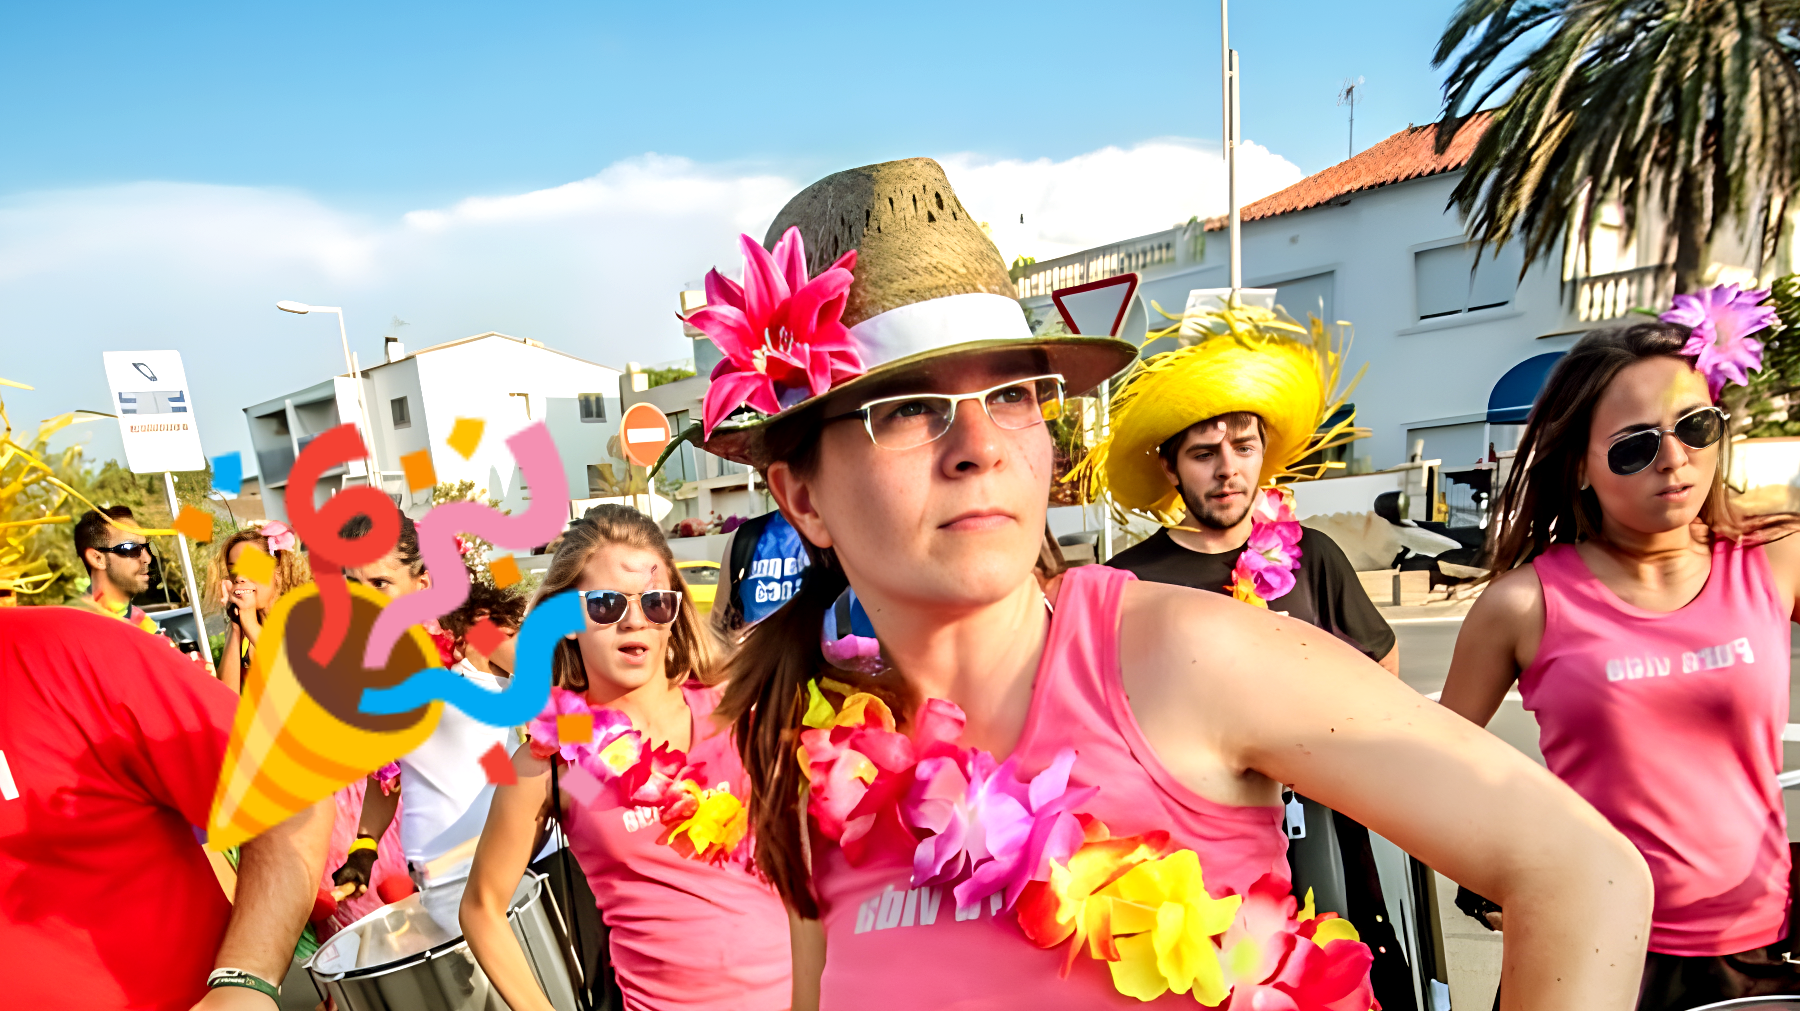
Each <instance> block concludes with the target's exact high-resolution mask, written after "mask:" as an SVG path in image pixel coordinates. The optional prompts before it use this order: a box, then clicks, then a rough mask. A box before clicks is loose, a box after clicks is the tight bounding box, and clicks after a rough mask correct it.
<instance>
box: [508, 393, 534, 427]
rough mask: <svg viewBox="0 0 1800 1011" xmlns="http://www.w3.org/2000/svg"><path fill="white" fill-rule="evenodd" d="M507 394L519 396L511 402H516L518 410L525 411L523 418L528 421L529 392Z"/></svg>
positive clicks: (529, 410)
mask: <svg viewBox="0 0 1800 1011" xmlns="http://www.w3.org/2000/svg"><path fill="white" fill-rule="evenodd" d="M507 396H509V397H518V398H519V399H517V400H515V401H512V403H514V404H516V405H517V406H518V408H519V410H521V411H524V412H525V420H526V421H530V420H531V394H529V393H508V394H507Z"/></svg>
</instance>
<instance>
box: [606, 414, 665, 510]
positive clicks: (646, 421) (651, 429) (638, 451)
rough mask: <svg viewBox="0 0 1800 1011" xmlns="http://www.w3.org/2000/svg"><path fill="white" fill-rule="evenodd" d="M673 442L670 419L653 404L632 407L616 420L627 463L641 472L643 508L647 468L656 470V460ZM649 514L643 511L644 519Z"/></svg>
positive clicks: (647, 497)
mask: <svg viewBox="0 0 1800 1011" xmlns="http://www.w3.org/2000/svg"><path fill="white" fill-rule="evenodd" d="M672 438H674V434H673V432H671V430H670V429H669V419H668V417H667V416H665V415H664V414H663V412H662V410H661V409H660V408H658V407H657V406H656V405H655V404H649V403H643V402H641V401H640V402H639V403H635V404H632V405H631V406H630V407H628V408H626V409H625V416H624V417H623V418H620V419H619V443H620V445H621V446H622V447H623V448H624V450H625V459H626V461H628V462H629V463H635V464H637V465H638V466H640V467H642V468H644V493H645V495H644V497H645V499H646V500H647V501H646V504H649V501H648V500H650V494H649V492H650V468H651V467H654V466H656V459H657V457H659V456H661V455H662V451H663V448H664V447H666V446H667V445H668V444H669V440H670V439H672ZM633 497H634V498H635V497H636V496H633ZM653 508H654V507H652V509H653ZM649 514H650V510H646V511H645V515H649Z"/></svg>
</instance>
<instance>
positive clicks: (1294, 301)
mask: <svg viewBox="0 0 1800 1011" xmlns="http://www.w3.org/2000/svg"><path fill="white" fill-rule="evenodd" d="M1486 125H1487V119H1486V117H1485V116H1477V117H1475V118H1473V119H1471V120H1470V121H1469V123H1467V124H1466V125H1465V126H1464V127H1463V129H1462V130H1461V131H1460V132H1459V134H1458V135H1457V136H1456V138H1455V139H1454V141H1453V142H1452V143H1451V145H1450V147H1449V149H1448V150H1447V151H1445V152H1444V153H1443V154H1441V155H1440V154H1438V153H1437V152H1436V150H1435V147H1434V137H1435V128H1434V127H1430V126H1424V127H1409V128H1408V129H1406V130H1402V131H1401V132H1399V133H1396V134H1394V135H1393V136H1391V137H1388V138H1387V139H1385V140H1383V141H1381V142H1380V143H1378V144H1376V145H1374V146H1373V147H1370V148H1369V149H1368V150H1366V151H1363V152H1362V153H1360V154H1358V155H1356V156H1355V157H1353V158H1350V159H1349V160H1347V161H1344V162H1341V163H1339V164H1337V165H1333V166H1331V167H1330V168H1328V169H1325V170H1324V171H1322V172H1318V173H1315V174H1314V175H1311V176H1308V177H1307V178H1305V179H1303V180H1301V181H1300V182H1298V183H1295V184H1294V185H1292V186H1290V187H1288V188H1287V189H1284V190H1282V191H1280V192H1278V193H1275V194H1272V195H1270V196H1268V197H1265V198H1264V199H1262V200H1258V201H1256V202H1255V203H1252V204H1249V205H1248V206H1246V207H1244V208H1243V210H1242V220H1243V226H1242V243H1243V278H1244V284H1245V285H1246V286H1247V287H1254V288H1274V289H1276V291H1277V295H1276V301H1277V303H1278V304H1280V305H1282V306H1283V307H1285V308H1286V309H1288V310H1289V311H1290V312H1291V313H1292V314H1293V315H1294V316H1296V317H1298V318H1300V319H1302V320H1304V319H1305V318H1306V315H1307V314H1308V313H1314V314H1317V315H1320V316H1321V317H1323V318H1324V319H1326V320H1347V321H1350V322H1351V323H1352V324H1353V326H1354V335H1355V336H1354V343H1353V345H1352V348H1351V352H1350V354H1349V359H1348V367H1347V368H1346V370H1345V376H1346V378H1348V377H1349V376H1353V375H1355V373H1356V370H1357V369H1359V368H1361V367H1362V366H1363V365H1364V364H1367V366H1368V372H1367V373H1366V374H1365V376H1364V377H1363V380H1362V383H1361V385H1360V386H1359V387H1358V388H1357V390H1356V392H1355V395H1354V396H1353V398H1352V400H1353V402H1354V404H1355V407H1356V421H1357V424H1359V425H1362V426H1364V427H1366V428H1369V429H1371V431H1372V435H1371V436H1370V438H1368V439H1365V440H1363V441H1361V442H1358V443H1356V444H1355V448H1354V450H1353V452H1354V454H1355V457H1356V458H1353V460H1352V463H1353V467H1352V468H1351V469H1352V470H1367V469H1381V468H1386V467H1390V466H1394V465H1396V464H1400V463H1402V462H1404V461H1405V460H1406V459H1408V456H1409V454H1410V453H1411V452H1412V451H1413V447H1414V446H1415V444H1416V443H1417V442H1418V441H1419V440H1423V442H1424V450H1423V458H1424V459H1441V460H1443V462H1444V468H1445V470H1446V471H1450V470H1455V469H1457V468H1459V467H1465V466H1469V465H1472V464H1474V463H1475V462H1476V461H1477V460H1482V459H1486V457H1487V455H1488V447H1489V443H1494V444H1495V447H1496V448H1497V449H1498V450H1506V449H1509V448H1512V447H1513V446H1515V445H1516V444H1517V440H1518V438H1519V435H1520V433H1521V432H1522V431H1523V426H1522V424H1511V423H1506V424H1501V423H1498V422H1500V421H1501V420H1502V419H1505V420H1508V421H1519V422H1522V421H1523V412H1522V411H1518V410H1514V411H1512V412H1510V413H1509V412H1506V411H1504V410H1503V409H1504V408H1507V407H1512V408H1515V409H1516V408H1518V407H1520V406H1521V405H1519V404H1512V403H1509V402H1504V401H1507V399H1508V398H1507V396H1506V391H1505V390H1497V389H1496V386H1497V384H1498V383H1499V380H1500V379H1501V377H1502V376H1503V375H1504V374H1505V373H1507V371H1508V370H1510V369H1512V368H1514V367H1515V366H1519V365H1521V363H1524V362H1526V361H1527V360H1528V359H1532V358H1535V357H1538V356H1540V355H1544V354H1546V353H1552V352H1561V351H1565V350H1567V349H1568V348H1569V346H1570V345H1571V344H1573V343H1574V341H1575V340H1576V338H1578V337H1579V336H1580V335H1581V334H1582V333H1583V332H1585V331H1587V330H1589V329H1592V328H1594V327H1597V326H1602V325H1611V324H1614V323H1618V322H1623V320H1622V319H1621V317H1624V316H1625V315H1626V313H1627V312H1628V311H1629V310H1630V309H1632V308H1633V307H1636V306H1667V305H1668V303H1669V299H1670V297H1671V295H1672V294H1673V290H1672V288H1673V281H1674V278H1673V273H1674V272H1673V269H1672V267H1670V266H1669V265H1667V264H1664V263H1662V262H1659V259H1658V257H1657V256H1656V255H1655V254H1657V253H1659V252H1660V251H1661V236H1660V234H1658V233H1657V231H1656V230H1655V229H1654V228H1651V227H1646V228H1643V229H1640V232H1639V234H1638V235H1637V236H1636V238H1635V240H1634V241H1633V242H1632V243H1630V244H1622V243H1620V242H1619V240H1618V236H1619V228H1618V225H1619V217H1618V212H1617V208H1616V206H1615V207H1609V208H1606V209H1604V210H1603V211H1602V213H1601V214H1600V215H1599V220H1598V221H1597V222H1595V223H1594V226H1593V227H1592V228H1591V229H1588V230H1587V236H1588V239H1587V241H1588V246H1589V248H1588V249H1587V250H1585V251H1583V253H1582V254H1581V255H1572V256H1565V255H1563V254H1562V253H1561V252H1560V251H1559V253H1558V255H1557V256H1556V257H1555V258H1554V260H1553V262H1550V263H1544V262H1540V263H1538V264H1535V265H1533V266H1532V267H1531V269H1530V270H1528V271H1526V272H1525V273H1524V275H1523V278H1521V277H1520V265H1521V262H1522V256H1521V254H1520V252H1519V250H1518V249H1517V248H1514V247H1507V248H1504V249H1502V250H1501V251H1500V252H1499V254H1498V255H1495V254H1493V252H1492V251H1491V250H1490V251H1486V252H1484V253H1483V254H1482V256H1481V258H1480V261H1479V263H1478V264H1477V263H1476V257H1475V254H1476V248H1475V246H1473V245H1472V244H1470V243H1469V242H1468V241H1467V238H1466V236H1465V233H1464V230H1463V223H1462V220H1461V218H1460V217H1459V215H1458V212H1457V211H1456V210H1455V209H1454V208H1448V207H1447V203H1448V201H1449V197H1450V193H1451V191H1452V190H1453V189H1454V188H1455V186H1456V183H1457V180H1458V179H1460V178H1461V175H1462V173H1461V169H1462V167H1463V166H1464V164H1465V163H1466V162H1467V159H1468V156H1469V153H1470V151H1471V150H1472V149H1473V148H1474V145H1475V142H1476V140H1478V139H1479V137H1480V134H1481V132H1482V131H1483V130H1484V129H1485V128H1486ZM1222 227H1223V221H1222V220H1221V219H1215V220H1213V221H1208V222H1206V223H1205V226H1204V231H1203V230H1202V228H1201V227H1200V226H1199V225H1198V224H1191V225H1189V226H1186V227H1181V228H1175V229H1171V230H1169V231H1166V232H1159V233H1156V234H1154V235H1146V236H1140V237H1138V238H1135V239H1128V240H1125V241H1123V242H1119V243H1115V244H1112V245H1109V246H1103V247H1097V248H1094V249H1089V250H1084V251H1082V252H1080V253H1075V254H1072V255H1069V256H1064V257H1060V258H1057V259H1054V260H1047V261H1044V262H1041V263H1034V264H1030V265H1025V266H1022V267H1017V268H1015V270H1014V275H1015V279H1016V280H1017V283H1018V287H1019V294H1020V295H1021V297H1022V298H1023V299H1024V301H1025V304H1026V306H1027V308H1028V309H1029V310H1030V312H1031V313H1032V317H1033V322H1034V325H1037V326H1040V327H1041V326H1043V325H1045V324H1047V323H1049V322H1050V321H1052V320H1054V319H1057V318H1058V317H1057V313H1056V310H1055V308H1054V307H1053V305H1052V304H1051V299H1050V293H1051V291H1052V290H1054V289H1057V288H1064V287H1069V286H1071V285H1076V284H1081V283H1084V282H1089V281H1096V280H1100V279H1102V278H1105V277H1110V276H1114V275H1116V274H1120V273H1124V272H1127V271H1133V270H1135V271H1137V272H1138V274H1139V275H1140V277H1141V279H1142V281H1141V284H1140V287H1139V289H1138V293H1139V294H1138V298H1139V299H1140V300H1141V302H1142V306H1141V308H1140V315H1139V316H1138V318H1139V319H1142V318H1143V314H1146V313H1147V316H1148V319H1149V322H1150V324H1151V327H1150V328H1151V329H1160V328H1162V327H1164V326H1167V325H1169V324H1168V322H1167V321H1166V320H1163V319H1162V318H1161V317H1160V316H1158V315H1157V313H1156V312H1155V310H1154V309H1151V308H1150V304H1151V302H1152V301H1154V302H1155V303H1157V304H1160V306H1161V307H1162V308H1163V309H1164V310H1167V311H1168V312H1170V313H1175V314H1179V313H1180V312H1181V311H1182V307H1183V306H1184V305H1185V304H1186V301H1187V294H1188V292H1189V291H1190V290H1191V289H1195V288H1222V287H1225V286H1226V285H1227V284H1228V283H1229V282H1228V280H1227V277H1226V272H1227V268H1226V255H1227V240H1226V236H1225V234H1224V232H1223V231H1221V230H1220V229H1222ZM1715 255H1716V256H1717V255H1722V254H1721V252H1720V251H1715ZM1723 255H1727V256H1730V255H1733V254H1732V253H1731V252H1730V251H1729V250H1726V251H1724V253H1723ZM1738 258H1739V259H1740V260H1743V259H1747V257H1745V256H1743V255H1739V256H1738ZM1774 266H1775V265H1773V264H1762V263H1757V264H1754V267H1755V270H1752V269H1746V268H1744V267H1741V266H1737V265H1734V264H1731V263H1717V264H1714V267H1713V270H1712V273H1713V275H1714V276H1716V277H1717V278H1718V279H1719V280H1736V279H1739V278H1746V277H1748V276H1749V275H1750V274H1752V273H1753V272H1762V271H1764V270H1767V271H1768V272H1770V273H1773V272H1774V270H1773V267H1774ZM1471 267H1473V268H1474V269H1473V271H1472V272H1471ZM1638 318H1639V319H1643V318H1646V317H1638ZM1142 334H1143V330H1142V324H1141V323H1140V324H1139V329H1138V331H1137V333H1136V334H1135V336H1138V337H1140V338H1141V337H1142ZM1126 336H1132V335H1131V334H1127V335H1126ZM1151 350H1162V348H1153V349H1151ZM1547 362H1548V359H1546V360H1545V361H1544V362H1539V363H1537V365H1538V366H1539V368H1541V367H1542V366H1543V365H1544V364H1546V363H1547ZM1523 371H1525V372H1534V371H1536V370H1534V369H1533V368H1532V367H1530V366H1527V368H1526V369H1525V370H1523ZM1540 378H1541V377H1540ZM1507 385H1508V386H1517V385H1518V384H1517V383H1509V384H1507ZM1527 386H1528V388H1529V390H1530V392H1532V393H1535V391H1536V385H1535V384H1527ZM1496 394H1498V400H1497V401H1493V400H1492V398H1494V397H1495V396H1496ZM1491 401H1492V402H1491ZM1528 404H1529V400H1527V401H1526V404H1525V406H1528ZM1490 408H1494V409H1495V410H1494V413H1493V415H1492V416H1493V418H1494V420H1495V421H1496V422H1497V423H1496V424H1490V423H1489V419H1490Z"/></svg>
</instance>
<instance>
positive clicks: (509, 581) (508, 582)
mask: <svg viewBox="0 0 1800 1011" xmlns="http://www.w3.org/2000/svg"><path fill="white" fill-rule="evenodd" d="M488 574H489V575H491V576H493V577H494V585H495V586H498V587H499V588H501V589H502V590H504V589H506V588H507V587H509V586H512V585H513V584H515V583H517V582H518V581H519V580H521V579H524V578H525V574H524V573H523V572H520V571H519V563H518V561H517V560H516V559H514V558H513V556H511V555H501V556H500V557H498V558H496V559H494V560H493V561H491V562H489V563H488Z"/></svg>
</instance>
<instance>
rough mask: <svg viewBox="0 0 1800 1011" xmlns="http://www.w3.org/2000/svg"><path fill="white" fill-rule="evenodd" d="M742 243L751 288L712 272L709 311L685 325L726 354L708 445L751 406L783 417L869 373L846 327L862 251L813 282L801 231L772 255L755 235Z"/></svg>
mask: <svg viewBox="0 0 1800 1011" xmlns="http://www.w3.org/2000/svg"><path fill="white" fill-rule="evenodd" d="M738 241H739V244H740V245H742V246H743V249H744V283H743V284H742V285H739V284H738V283H737V282H735V281H732V280H731V279H730V278H727V277H725V276H723V275H722V274H720V273H719V272H718V271H717V270H713V271H709V272H708V273H707V275H706V307H705V308H703V309H700V310H698V311H696V312H695V313H694V314H693V315H691V316H689V317H688V318H687V320H686V322H687V323H688V325H690V326H692V327H694V328H696V329H698V330H700V331H701V332H703V333H705V334H706V335H707V336H708V337H710V338H712V342H713V343H714V344H716V345H718V347H719V350H720V351H722V352H724V354H725V358H724V359H723V360H722V361H720V362H719V364H718V366H717V367H715V368H714V369H713V372H712V385H711V386H709V387H707V390H706V401H705V404H704V409H703V412H702V414H703V420H704V424H705V428H704V432H703V437H704V438H708V439H710V438H712V433H713V428H714V427H715V426H717V425H718V423H719V422H721V421H723V420H725V419H726V418H727V417H729V416H730V415H731V413H732V412H733V411H736V410H737V409H738V408H740V407H742V406H744V405H746V404H748V405H749V406H750V407H752V408H755V409H756V410H758V411H761V412H762V413H763V414H779V413H781V411H782V409H783V408H787V407H792V406H793V405H795V404H797V403H799V402H800V401H802V400H805V399H807V398H808V397H816V396H818V395H819V394H821V393H824V392H825V391H827V390H829V389H831V388H832V386H834V385H836V384H837V383H839V382H842V381H843V380H845V379H848V378H851V377H853V376H860V375H862V374H863V371H864V368H863V362H862V358H861V357H860V356H859V355H858V354H857V352H856V346H855V345H854V344H853V343H852V342H851V340H850V330H849V328H848V327H846V326H844V324H843V322H842V318H843V315H844V304H845V300H846V299H847V298H848V295H849V291H850V282H851V274H850V271H851V270H852V269H853V268H854V267H855V266H856V250H854V249H852V250H851V251H849V252H848V253H845V254H844V255H843V256H841V257H838V260H837V262H836V263H833V264H832V265H831V266H829V267H827V268H825V269H824V270H822V271H820V272H819V276H817V277H815V278H812V279H811V280H808V279H807V276H806V244H805V242H804V240H802V239H801V237H800V229H798V228H789V229H788V230H787V231H786V232H785V233H784V234H783V235H782V236H781V240H780V241H779V242H777V243H775V251H774V253H773V254H770V253H769V251H767V250H765V249H763V247H762V244H761V243H759V242H757V241H756V240H755V239H753V238H751V237H750V236H748V235H740V236H739V237H738Z"/></svg>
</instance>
